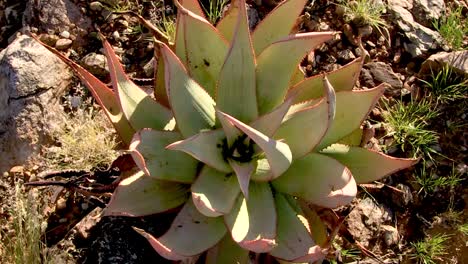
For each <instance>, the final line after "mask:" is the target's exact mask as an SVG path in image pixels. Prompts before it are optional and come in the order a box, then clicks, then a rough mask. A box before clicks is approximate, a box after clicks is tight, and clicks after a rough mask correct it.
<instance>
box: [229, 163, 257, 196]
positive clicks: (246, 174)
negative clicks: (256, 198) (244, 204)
mask: <svg viewBox="0 0 468 264" xmlns="http://www.w3.org/2000/svg"><path fill="white" fill-rule="evenodd" d="M229 164H230V165H231V167H232V169H233V170H234V172H235V173H236V176H237V180H238V181H239V186H240V190H241V191H242V194H244V197H245V199H249V183H250V177H252V173H253V172H254V170H255V165H254V163H253V162H248V163H239V162H237V161H233V160H229Z"/></svg>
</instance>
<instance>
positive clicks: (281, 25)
mask: <svg viewBox="0 0 468 264" xmlns="http://www.w3.org/2000/svg"><path fill="white" fill-rule="evenodd" d="M306 2H307V0H289V1H283V2H281V3H280V4H279V5H277V6H276V8H275V9H273V11H271V12H270V13H269V14H268V15H267V16H266V17H265V18H264V19H263V20H262V21H261V22H260V23H259V24H258V25H257V27H256V28H255V31H254V32H253V33H252V41H253V47H254V50H255V54H260V53H261V52H262V51H263V50H264V49H265V48H266V47H268V45H270V44H272V43H273V42H275V41H277V40H280V39H282V38H284V37H287V36H288V35H289V34H290V32H291V30H292V28H293V27H294V25H295V24H296V22H297V21H296V20H297V19H298V17H299V15H300V14H301V12H302V9H304V5H305V4H306Z"/></svg>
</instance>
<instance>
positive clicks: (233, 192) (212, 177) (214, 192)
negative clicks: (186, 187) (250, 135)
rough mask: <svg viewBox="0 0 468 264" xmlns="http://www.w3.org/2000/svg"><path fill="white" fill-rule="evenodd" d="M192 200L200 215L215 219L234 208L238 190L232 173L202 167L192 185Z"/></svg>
mask: <svg viewBox="0 0 468 264" xmlns="http://www.w3.org/2000/svg"><path fill="white" fill-rule="evenodd" d="M191 189H192V200H193V203H194V204H195V206H196V207H197V209H198V211H200V213H202V214H204V215H206V216H210V217H216V216H220V215H224V214H227V213H229V212H230V211H231V209H232V207H233V206H234V202H235V201H236V199H237V196H239V193H240V189H239V184H238V183H237V179H236V177H235V176H234V174H233V173H227V174H226V173H223V172H219V171H217V170H214V169H211V168H210V167H208V166H204V167H203V169H202V171H201V172H200V175H199V176H198V178H197V180H196V181H195V182H194V183H193V184H192V187H191Z"/></svg>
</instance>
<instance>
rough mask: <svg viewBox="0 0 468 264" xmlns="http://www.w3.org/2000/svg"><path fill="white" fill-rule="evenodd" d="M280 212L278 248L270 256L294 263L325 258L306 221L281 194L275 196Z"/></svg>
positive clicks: (277, 208)
mask: <svg viewBox="0 0 468 264" xmlns="http://www.w3.org/2000/svg"><path fill="white" fill-rule="evenodd" d="M275 204H276V210H277V212H278V236H277V239H276V240H277V244H278V245H277V246H276V247H275V248H273V249H272V250H271V252H270V254H271V255H272V256H274V257H276V258H279V259H283V260H286V261H293V262H309V263H311V262H314V261H318V260H321V259H324V258H325V256H326V255H325V254H324V253H323V252H322V249H321V248H320V246H318V245H317V244H316V243H315V242H314V240H313V239H312V236H311V234H310V233H309V231H308V230H307V227H306V225H304V221H307V220H306V219H305V217H304V216H303V215H300V214H298V213H297V212H296V211H295V210H294V209H293V208H292V207H291V205H290V204H289V202H288V201H287V200H286V198H285V197H284V196H283V194H281V193H276V195H275Z"/></svg>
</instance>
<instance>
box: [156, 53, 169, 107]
mask: <svg viewBox="0 0 468 264" xmlns="http://www.w3.org/2000/svg"><path fill="white" fill-rule="evenodd" d="M154 55H155V57H156V58H157V62H156V65H155V66H156V67H154V76H155V79H154V98H155V99H156V101H157V102H159V103H160V104H162V105H164V106H165V107H167V108H168V109H170V108H171V106H170V104H169V98H168V97H167V91H166V81H165V80H164V75H165V70H164V59H163V57H162V54H161V50H160V49H154Z"/></svg>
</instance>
